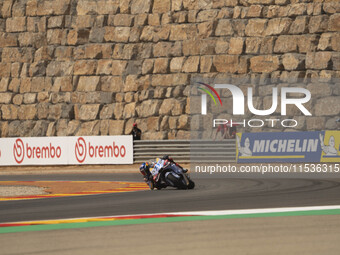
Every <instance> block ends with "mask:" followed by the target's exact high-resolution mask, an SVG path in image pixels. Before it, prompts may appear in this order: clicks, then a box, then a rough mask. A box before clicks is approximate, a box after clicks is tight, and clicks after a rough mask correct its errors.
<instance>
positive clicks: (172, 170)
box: [148, 162, 195, 189]
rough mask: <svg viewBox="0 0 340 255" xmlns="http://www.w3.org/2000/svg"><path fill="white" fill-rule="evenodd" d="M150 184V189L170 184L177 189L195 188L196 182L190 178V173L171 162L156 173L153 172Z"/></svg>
mask: <svg viewBox="0 0 340 255" xmlns="http://www.w3.org/2000/svg"><path fill="white" fill-rule="evenodd" d="M152 171H153V170H151V173H152V176H154V177H153V178H152V177H151V178H150V180H149V182H148V184H149V187H150V189H154V188H156V189H162V188H166V187H168V186H171V187H174V188H177V189H193V188H195V183H194V182H193V181H192V180H191V179H190V177H189V174H188V173H187V172H186V171H184V170H183V169H182V168H181V167H179V166H178V165H176V164H175V163H171V162H169V163H168V164H166V165H165V166H164V167H162V168H161V169H160V170H159V171H158V173H157V174H156V175H154V174H153V172H152Z"/></svg>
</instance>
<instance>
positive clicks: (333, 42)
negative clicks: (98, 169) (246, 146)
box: [0, 0, 340, 139]
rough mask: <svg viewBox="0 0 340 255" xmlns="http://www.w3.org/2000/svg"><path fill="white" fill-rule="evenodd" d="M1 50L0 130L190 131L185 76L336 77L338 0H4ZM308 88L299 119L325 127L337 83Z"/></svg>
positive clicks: (178, 135) (169, 134) (338, 108)
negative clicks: (305, 113)
mask: <svg viewBox="0 0 340 255" xmlns="http://www.w3.org/2000/svg"><path fill="white" fill-rule="evenodd" d="M0 56H1V62H0V113H1V115H0V130H1V137H15V136H72V135H120V134H127V133H129V132H130V130H131V127H132V123H134V122H137V123H138V124H139V127H140V128H141V129H142V131H143V139H187V138H189V137H190V132H189V130H190V118H189V114H190V104H189V97H188V96H189V94H190V84H191V83H192V81H194V80H198V79H204V78H221V77H222V78H223V77H235V78H243V79H254V78H261V77H262V78H263V77H266V78H281V79H288V78H297V77H298V78H304V77H314V78H320V77H321V78H324V79H331V78H339V77H340V2H339V1H338V0H331V1H330V0H316V1H311V0H96V1H94V0H2V1H0ZM310 88H311V89H312V90H314V91H316V93H321V94H322V95H323V97H322V98H320V99H318V101H317V102H314V103H315V105H316V107H315V110H313V113H314V116H313V117H312V118H309V119H308V121H305V122H304V124H303V126H301V127H300V129H322V128H332V126H331V125H333V124H327V120H328V119H329V118H333V119H334V118H336V116H338V115H339V114H340V103H339V101H340V100H339V99H340V98H339V90H340V88H339V84H337V85H335V86H330V85H327V84H324V85H323V86H320V85H319V86H318V85H315V86H314V85H313V84H312V85H310ZM263 93H266V92H265V91H264V92H263ZM260 95H261V94H260ZM263 95H264V94H263ZM330 101H333V102H334V103H335V107H333V108H332V109H329V110H328V115H327V116H324V111H323V110H322V111H321V110H319V113H318V109H323V107H325V106H327V104H328V103H329V102H330ZM329 123H333V122H329ZM327 125H328V126H327Z"/></svg>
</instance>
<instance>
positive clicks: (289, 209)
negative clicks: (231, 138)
mask: <svg viewBox="0 0 340 255" xmlns="http://www.w3.org/2000/svg"><path fill="white" fill-rule="evenodd" d="M334 209H340V205H330V206H307V207H281V208H263V209H242V210H218V211H192V212H168V213H150V214H127V215H112V216H97V217H81V218H66V219H51V220H34V221H16V222H2V223H6V224H7V223H8V224H9V223H21V222H27V223H30V222H37V221H39V222H48V221H54V220H56V221H63V220H65V221H66V220H85V219H90V220H91V219H102V218H107V219H109V218H113V217H132V216H152V215H188V216H190V215H193V216H218V215H238V214H259V213H280V212H298V211H319V210H334Z"/></svg>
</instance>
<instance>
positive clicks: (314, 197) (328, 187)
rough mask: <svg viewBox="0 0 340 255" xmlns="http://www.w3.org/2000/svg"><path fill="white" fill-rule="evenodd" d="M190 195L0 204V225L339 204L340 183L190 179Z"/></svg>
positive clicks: (171, 192)
mask: <svg viewBox="0 0 340 255" xmlns="http://www.w3.org/2000/svg"><path fill="white" fill-rule="evenodd" d="M192 178H193V180H194V181H195V182H196V188H195V189H194V190H175V189H170V188H167V189H164V190H160V191H158V190H153V191H151V190H148V191H138V192H128V193H115V194H103V195H90V196H82V197H61V198H44V199H36V200H20V201H2V202H0V208H1V209H0V222H1V223H3V222H13V221H31V220H48V219H63V218H77V217H96V216H112V215H127V214H144V213H166V212H184V211H205V210H227V209H257V208H275V207H296V206H300V207H301V206H319V205H339V204H340V180H339V179H332V180H307V179H226V178H216V179H214V178H209V179H207V178H202V176H200V175H197V174H196V175H193V176H192ZM1 180H2V181H9V180H22V181H27V180H35V181H42V180H63V181H66V180H70V181H72V180H77V181H138V182H140V181H142V178H141V176H140V175H139V174H138V173H136V174H118V173H114V174H54V175H15V176H1Z"/></svg>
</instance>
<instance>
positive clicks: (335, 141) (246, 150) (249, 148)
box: [236, 131, 340, 163]
mask: <svg viewBox="0 0 340 255" xmlns="http://www.w3.org/2000/svg"><path fill="white" fill-rule="evenodd" d="M236 160H237V163H269V162H301V163H302V162H336V163H339V162H340V131H313V132H282V133H269V132H268V133H238V134H237V137H236Z"/></svg>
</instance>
